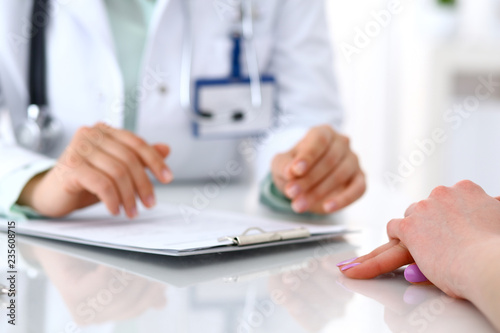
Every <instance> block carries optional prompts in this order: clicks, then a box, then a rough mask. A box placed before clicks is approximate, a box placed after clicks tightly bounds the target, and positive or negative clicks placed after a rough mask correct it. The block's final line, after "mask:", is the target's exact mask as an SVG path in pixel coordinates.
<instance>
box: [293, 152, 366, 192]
mask: <svg viewBox="0 0 500 333" xmlns="http://www.w3.org/2000/svg"><path fill="white" fill-rule="evenodd" d="M335 146H336V145H335V144H332V146H331V148H330V150H328V152H327V153H326V154H325V155H323V156H322V157H321V159H320V161H319V162H318V163H316V164H315V165H314V167H313V168H312V169H311V170H310V171H309V172H308V173H307V174H306V175H305V176H303V177H301V178H298V179H296V180H292V181H291V182H288V184H287V185H286V188H285V193H286V195H287V196H288V197H289V198H291V199H294V198H296V197H297V196H299V195H300V194H303V193H304V194H305V195H306V196H309V195H308V194H307V192H308V191H309V190H310V189H314V188H315V187H317V186H321V189H322V190H323V193H322V194H319V193H318V194H319V196H318V195H315V198H316V199H323V197H324V196H325V195H327V194H328V193H329V192H330V191H329V190H330V188H331V187H333V184H330V183H332V181H330V182H329V184H325V181H326V180H327V178H330V174H331V173H332V172H333V171H336V169H337V167H338V165H339V163H344V164H346V162H345V155H346V151H347V149H342V148H340V147H335ZM348 162H349V161H348ZM351 162H352V161H351ZM356 166H357V165H356ZM350 176H352V174H351V175H350ZM350 176H349V177H350ZM323 184H325V185H323ZM321 189H320V190H321ZM315 198H312V197H311V198H310V199H315Z"/></svg>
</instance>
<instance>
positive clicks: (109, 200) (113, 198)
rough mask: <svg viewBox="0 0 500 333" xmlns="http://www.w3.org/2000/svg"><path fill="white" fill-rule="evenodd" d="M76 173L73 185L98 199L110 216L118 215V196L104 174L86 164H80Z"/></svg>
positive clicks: (116, 190)
mask: <svg viewBox="0 0 500 333" xmlns="http://www.w3.org/2000/svg"><path fill="white" fill-rule="evenodd" d="M78 171H79V172H78V175H77V176H76V177H75V178H74V184H75V185H76V186H77V187H78V188H80V189H83V190H86V191H88V192H90V193H92V194H94V195H95V196H96V197H97V198H99V200H100V201H102V202H103V203H104V204H105V205H106V207H107V208H108V210H109V211H110V212H111V214H113V215H118V214H120V195H119V194H118V189H117V188H116V186H115V184H114V183H113V181H112V180H111V179H110V178H109V177H108V176H107V175H106V174H104V173H103V172H101V171H99V170H97V169H95V168H93V167H92V166H90V165H89V164H87V163H82V164H81V165H80V166H79V170H78ZM77 190H78V189H77Z"/></svg>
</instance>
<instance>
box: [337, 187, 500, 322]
mask: <svg viewBox="0 0 500 333" xmlns="http://www.w3.org/2000/svg"><path fill="white" fill-rule="evenodd" d="M498 221H500V202H498V200H496V199H495V198H492V197H490V196H488V195H487V194H486V193H485V192H484V191H483V190H482V189H481V188H480V187H479V186H477V185H476V184H474V183H472V182H470V181H463V182H460V183H458V184H456V185H455V186H453V187H451V188H448V187H438V188H436V189H434V191H432V193H431V195H430V196H429V198H428V199H427V200H424V201H420V202H419V203H416V204H413V205H411V206H410V207H409V208H408V209H407V211H406V213H405V218H403V219H395V220H392V221H390V222H389V224H388V226H387V231H388V235H389V237H390V239H391V240H390V242H389V243H387V244H385V245H383V246H381V247H379V248H378V249H376V250H374V251H373V252H371V253H370V254H368V255H366V256H364V257H361V258H358V259H357V260H356V261H355V262H354V263H350V264H348V265H347V266H345V265H344V266H342V268H341V269H344V271H343V272H344V273H345V274H346V275H347V276H349V277H352V278H372V277H374V276H377V275H379V274H382V273H385V272H389V271H392V270H394V269H396V268H398V267H400V266H402V265H405V264H409V263H413V262H414V261H415V262H416V263H417V264H418V267H419V268H420V270H421V271H422V272H423V274H424V275H425V276H426V277H427V279H429V280H430V281H431V282H432V283H434V284H435V285H436V286H438V287H439V288H440V289H441V290H443V291H444V292H446V293H447V294H448V295H450V296H453V297H463V298H467V299H469V300H471V301H472V302H473V303H474V304H475V305H476V306H478V307H479V308H480V309H481V310H482V311H483V312H484V313H486V315H487V316H488V317H489V318H490V319H491V320H492V321H493V322H494V323H495V324H496V325H497V327H498V328H500V318H499V317H498V313H495V312H496V311H495V309H497V308H498V306H500V301H499V299H500V292H499V291H498V281H499V279H500V268H499V266H498V265H492V264H491V263H495V262H499V260H500V252H499V251H498V249H499V248H500V223H499V222H498Z"/></svg>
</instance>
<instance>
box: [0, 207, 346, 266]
mask: <svg viewBox="0 0 500 333" xmlns="http://www.w3.org/2000/svg"><path fill="white" fill-rule="evenodd" d="M140 211H141V212H140V214H139V217H138V218H136V219H134V220H129V219H127V218H125V217H123V216H122V217H120V216H118V217H114V216H109V214H108V213H107V212H106V209H105V207H104V205H102V204H98V205H95V206H92V207H89V208H86V209H84V210H81V211H78V212H76V213H74V214H72V215H69V216H67V217H65V218H62V219H51V220H26V221H18V222H17V223H16V227H15V232H16V233H17V234H22V235H28V236H34V237H41V238H46V239H55V240H59V241H65V242H70V243H78V244H85V245H92V246H97V247H105V248H112V249H119V250H126V251H134V252H142V253H153V254H160V255H168V256H193V255H200V254H208V253H219V252H232V251H241V250H249V249H254V248H261V247H270V246H278V245H285V244H294V243H303V242H312V241H317V240H322V239H328V238H335V237H339V236H343V235H345V234H346V233H348V232H349V231H348V230H347V228H346V227H345V226H342V225H335V224H332V222H331V221H328V222H323V223H314V224H313V223H298V222H290V221H284V220H275V219H269V218H263V217H258V216H250V215H245V214H240V213H233V212H225V211H215V210H206V211H205V210H204V211H201V212H199V213H198V214H197V215H195V216H190V218H189V219H186V216H184V215H183V214H182V210H181V209H180V207H178V206H176V205H166V204H163V205H158V206H157V207H156V208H155V209H153V210H145V209H140ZM6 221H7V219H3V222H4V223H2V225H3V226H4V230H5V229H6V226H7V223H5V222H6Z"/></svg>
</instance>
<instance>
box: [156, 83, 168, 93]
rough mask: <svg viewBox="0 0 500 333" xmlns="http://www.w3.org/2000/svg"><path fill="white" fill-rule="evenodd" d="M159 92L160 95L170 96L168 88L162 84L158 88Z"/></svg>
mask: <svg viewBox="0 0 500 333" xmlns="http://www.w3.org/2000/svg"><path fill="white" fill-rule="evenodd" d="M158 91H159V92H160V94H162V95H166V94H168V87H167V86H166V85H164V84H162V85H160V86H159V87H158Z"/></svg>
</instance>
